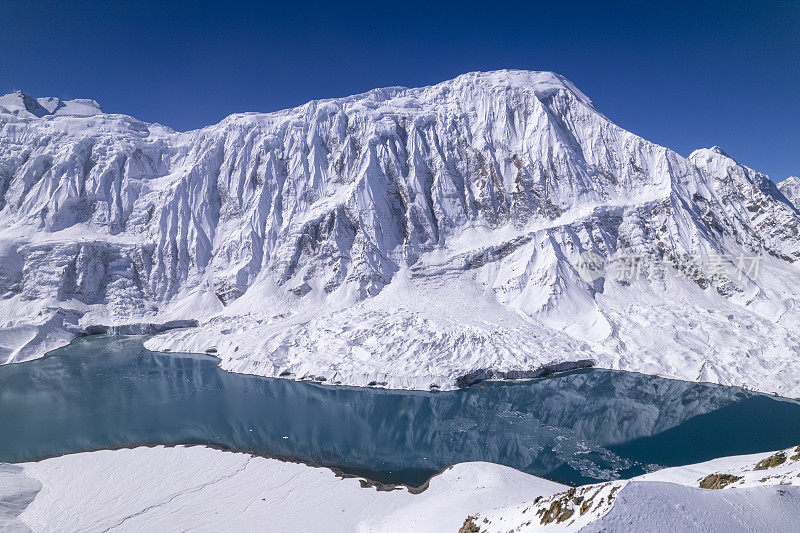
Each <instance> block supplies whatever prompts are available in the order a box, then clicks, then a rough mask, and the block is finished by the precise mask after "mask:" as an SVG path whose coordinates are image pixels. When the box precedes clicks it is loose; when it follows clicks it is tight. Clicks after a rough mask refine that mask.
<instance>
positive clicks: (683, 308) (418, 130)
mask: <svg viewBox="0 0 800 533" xmlns="http://www.w3.org/2000/svg"><path fill="white" fill-rule="evenodd" d="M0 138H3V139H4V142H3V144H2V145H0V179H2V182H0V183H1V184H0V222H2V223H3V225H4V227H5V229H4V230H2V231H0V240H2V241H3V242H4V246H3V247H0V251H2V250H6V251H5V252H2V253H4V254H6V255H4V256H3V257H6V258H14V260H13V261H11V260H9V261H7V262H6V261H5V260H4V261H2V262H0V293H4V294H5V296H4V298H5V299H4V300H0V316H2V317H5V318H2V319H0V347H2V346H8V348H6V351H5V352H3V351H2V348H0V355H3V356H4V359H5V360H6V361H8V362H13V361H19V360H24V359H27V358H30V357H35V356H38V355H41V353H43V351H44V350H45V349H48V348H49V347H52V346H53V345H54V344H58V343H61V342H63V338H65V337H68V335H67V334H65V333H64V332H65V331H67V332H69V331H72V332H73V333H74V332H78V331H80V330H81V329H82V328H84V327H85V326H87V325H91V324H97V323H105V324H117V323H124V322H157V321H162V320H167V319H171V318H199V319H200V320H203V321H204V325H203V327H202V328H200V329H196V330H181V331H175V332H172V333H167V334H164V335H161V336H159V337H156V338H154V339H152V340H151V341H150V342H149V344H148V346H149V347H152V348H163V349H173V350H175V349H179V350H193V351H205V350H209V349H211V348H214V349H215V350H216V351H217V354H218V356H219V357H220V359H221V360H222V364H223V366H224V367H225V368H227V369H231V370H236V371H245V372H253V373H258V374H265V375H289V376H295V377H298V378H303V377H311V378H320V379H321V378H325V379H326V380H327V381H328V382H329V383H334V382H341V383H349V384H361V385H365V384H367V383H370V382H374V383H387V384H388V385H389V386H396V387H416V388H427V387H428V386H429V385H437V386H439V387H452V386H454V380H455V377H457V376H459V375H462V374H465V373H468V372H470V371H475V370H481V369H494V370H498V371H503V372H523V373H524V372H532V371H535V370H536V369H537V368H540V367H542V366H543V365H544V366H551V365H559V364H568V363H570V362H571V361H578V360H585V359H592V360H594V361H595V362H596V363H597V364H599V365H601V366H607V367H611V368H625V369H629V370H637V371H643V372H649V373H657V374H661V375H666V376H669V377H679V378H682V379H702V380H710V381H717V382H721V383H729V384H740V385H748V386H753V387H757V388H762V390H763V389H768V390H770V391H772V390H779V391H781V392H782V393H785V394H788V393H790V392H794V391H798V390H800V376H796V375H794V374H793V373H792V372H791V371H790V370H789V369H790V368H791V365H792V364H793V361H794V360H795V358H796V354H797V351H796V350H798V349H799V348H798V346H800V342H799V341H798V338H797V335H796V334H795V333H793V328H795V326H796V325H798V324H800V318H798V316H797V312H796V311H795V308H794V304H793V303H792V302H794V300H795V298H796V297H797V295H798V294H800V273H798V271H797V268H796V266H795V265H794V262H795V261H796V260H797V259H798V258H800V237H799V236H798V222H799V221H798V215H797V212H796V211H795V210H793V209H792V208H791V207H790V206H788V205H786V204H785V203H784V201H782V200H780V198H779V196H780V195H779V193H778V192H777V189H776V188H775V187H774V186H773V187H772V188H770V186H769V184H768V183H766V182H765V181H764V180H765V179H766V177H765V176H763V175H762V174H759V173H757V172H755V171H752V170H751V169H747V168H746V167H743V166H741V165H739V164H738V163H736V162H735V161H733V160H732V159H730V158H728V157H726V156H724V155H723V154H721V153H718V152H717V151H713V150H711V151H698V152H695V153H694V154H693V155H692V157H690V158H689V159H686V158H683V157H681V156H680V155H678V154H676V153H675V152H672V151H671V150H668V149H666V148H663V147H661V146H658V145H655V144H653V143H650V142H648V141H646V140H644V139H641V138H640V137H637V136H636V135H634V134H632V133H630V132H627V131H625V130H623V129H622V128H620V127H619V126H617V125H615V124H613V123H612V122H610V121H609V120H608V119H607V118H606V117H605V116H603V115H602V114H600V113H599V112H598V111H597V110H596V109H595V108H594V106H593V105H592V104H591V101H590V100H589V99H588V98H586V97H585V96H584V95H583V94H582V93H580V91H578V90H577V89H576V88H575V87H574V86H573V85H572V84H571V83H569V82H567V81H566V80H565V79H564V78H562V77H560V76H558V75H555V74H552V73H528V72H523V71H498V72H493V73H485V74H483V73H470V74H465V75H462V76H459V77H457V78H455V79H453V80H450V81H447V82H443V83H440V84H437V85H432V86H429V87H423V88H418V89H404V88H390V89H375V90H373V91H369V92H367V93H363V94H361V95H355V96H350V97H346V98H339V99H331V100H318V101H313V102H309V103H308V104H305V105H303V106H299V107H297V108H294V109H290V110H284V111H279V112H275V113H269V114H252V113H250V114H238V115H232V116H230V117H228V118H226V119H224V120H223V121H222V122H220V123H219V124H217V125H214V126H209V127H206V128H203V129H200V130H195V131H191V132H186V133H175V132H172V131H170V130H167V129H165V128H163V127H159V126H157V125H148V124H145V123H142V122H139V121H137V120H135V119H133V118H131V117H126V116H124V115H97V116H91V117H61V116H56V117H48V118H47V120H40V119H35V120H22V121H21V120H19V119H15V118H14V117H9V116H7V115H5V116H2V117H0ZM767 181H768V179H767ZM589 251H591V252H593V253H595V254H597V255H599V256H600V257H603V258H605V259H607V260H615V259H619V258H620V257H624V256H628V255H631V254H634V255H636V256H640V257H643V258H649V259H651V260H658V261H662V262H664V263H665V264H666V265H667V269H668V271H669V273H670V276H669V277H659V278H658V279H652V280H634V281H633V283H628V282H626V281H625V280H622V281H621V282H618V281H617V280H614V279H611V277H610V276H606V277H603V278H600V279H598V280H596V281H594V282H592V283H587V282H586V281H584V280H583V279H582V278H581V276H580V273H579V272H578V270H577V268H576V265H577V264H578V263H579V260H580V257H581V254H583V253H585V252H589ZM719 254H724V255H726V256H729V257H731V258H733V257H737V256H740V255H753V254H756V255H760V254H766V256H765V261H764V264H765V266H764V269H765V271H768V272H770V275H774V276H778V277H779V279H781V280H782V281H781V282H780V284H778V283H777V282H775V281H774V280H772V279H766V278H764V277H763V276H762V277H760V278H757V279H756V278H755V277H754V276H750V277H748V276H740V275H739V274H738V273H737V272H736V271H735V268H734V267H735V264H734V261H733V260H732V259H729V260H727V262H726V263H725V264H724V265H723V267H724V268H723V269H722V270H723V271H722V272H718V271H717V270H718V269H715V270H714V271H713V272H712V271H711V269H710V268H709V267H708V266H707V265H704V264H703V263H702V258H706V257H708V256H710V255H719ZM606 278H608V279H606ZM623 282H624V283H623ZM22 302H33V305H31V304H30V303H26V304H24V305H23V304H22ZM3 321H5V324H4V325H3V324H2V322H3ZM3 328H5V329H3ZM47 328H50V329H47ZM765 328H772V330H773V333H772V334H771V335H766V334H762V333H760V332H761V331H764V330H765ZM12 330H13V331H16V332H17V333H15V336H14V339H16V340H14V341H13V342H11V341H9V343H8V344H4V343H3V342H2V340H3V339H2V336H3V331H12ZM42 331H52V332H53V334H52V335H53V336H52V339H53V340H52V342H51V341H50V340H48V339H50V338H51V337H48V336H47V335H44V337H45V339H44V340H43V339H42V337H43V334H42ZM794 331H796V329H794ZM28 338H30V340H26V339H28ZM712 339H713V341H712ZM774 369H786V370H779V371H778V372H777V373H776V374H775V375H774V376H772V377H771V378H770V380H762V379H756V376H758V375H761V374H763V373H765V372H766V373H770V372H774ZM795 395H796V394H795Z"/></svg>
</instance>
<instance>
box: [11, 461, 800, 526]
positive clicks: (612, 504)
mask: <svg viewBox="0 0 800 533" xmlns="http://www.w3.org/2000/svg"><path fill="white" fill-rule="evenodd" d="M798 458H800V451H798V450H796V449H788V450H783V451H780V452H777V453H774V454H773V453H762V454H755V455H747V456H738V457H728V458H723V459H716V460H713V461H709V462H707V463H701V464H697V465H691V466H686V467H679V468H670V469H666V470H661V471H658V472H654V473H651V474H647V475H645V476H641V477H639V478H635V479H633V480H630V481H616V482H611V483H604V484H598V485H587V486H583V487H578V488H572V489H571V488H568V487H566V486H564V485H559V484H557V483H553V482H550V481H547V480H543V479H541V478H537V477H535V476H530V475H528V474H524V473H522V472H519V471H516V470H513V469H510V468H507V467H503V466H500V465H495V464H491V463H463V464H459V465H455V466H454V467H452V468H450V469H448V470H446V471H445V472H443V473H442V474H440V475H438V476H435V477H434V478H432V479H431V481H430V483H429V486H428V487H427V488H426V489H425V490H423V491H422V492H420V493H417V494H414V493H412V492H410V491H409V490H407V489H406V488H395V489H393V490H377V489H376V488H374V487H372V486H368V485H367V484H365V483H362V481H361V480H359V479H355V478H346V479H343V478H341V477H337V476H336V475H335V474H334V473H333V472H332V471H330V470H328V469H325V468H317V467H311V466H307V465H303V464H296V463H287V462H281V461H278V460H275V459H266V458H261V457H253V456H250V455H247V454H242V453H232V452H223V451H218V450H213V449H210V448H205V447H200V446H194V447H182V446H178V447H174V448H165V447H162V446H158V447H154V448H146V447H141V448H134V449H124V450H115V451H111V450H108V451H98V452H88V453H79V454H74V455H67V456H63V457H56V458H52V459H46V460H43V461H40V462H37V463H24V464H21V465H0V466H1V467H0V529H2V528H3V527H5V528H6V529H7V530H10V531H17V530H18V531H24V530H26V529H25V528H27V527H30V528H31V529H32V530H33V531H53V530H56V531H76V530H80V531H109V530H111V531H143V530H147V531H164V532H167V531H186V530H191V531H220V530H234V531H251V530H254V529H256V530H267V531H276V532H282V531H320V530H325V531H331V532H338V531H392V532H400V531H423V532H427V531H430V532H436V533H439V532H443V531H453V532H456V531H458V530H459V528H462V527H463V528H464V529H462V531H465V532H475V531H479V530H480V531H503V532H505V531H509V530H514V531H537V530H539V529H544V530H547V531H577V530H579V529H581V528H586V529H585V530H586V531H603V530H605V531H608V530H611V531H620V530H636V531H665V530H669V531H682V530H696V529H698V528H700V529H701V530H705V531H731V530H750V531H791V530H792V529H793V527H794V524H797V523H800V522H799V521H800V489H798V487H797V485H798V484H800V478H799V477H798V474H799V473H800V461H798ZM754 468H758V470H754ZM717 474H722V475H717ZM715 475H716V476H715ZM701 483H702V484H703V485H704V486H709V487H717V488H716V489H711V488H708V489H707V488H700V485H701ZM719 487H722V488H719ZM583 508H585V509H584V510H583V512H581V511H582V509H583ZM468 516H469V517H470V518H467V517H468ZM665 528H666V529H665Z"/></svg>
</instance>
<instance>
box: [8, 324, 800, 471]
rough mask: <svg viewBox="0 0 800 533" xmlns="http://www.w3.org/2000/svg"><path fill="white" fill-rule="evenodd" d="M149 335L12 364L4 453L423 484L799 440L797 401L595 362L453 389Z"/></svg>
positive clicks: (756, 448) (632, 466) (688, 458)
mask: <svg viewBox="0 0 800 533" xmlns="http://www.w3.org/2000/svg"><path fill="white" fill-rule="evenodd" d="M143 340H144V338H143V337H111V336H95V337H85V338H82V339H78V340H77V341H75V342H73V343H72V344H71V345H69V346H67V347H64V348H61V349H59V350H56V351H54V352H52V353H51V354H50V355H48V356H47V357H45V358H44V359H39V360H36V361H31V362H27V363H21V364H14V365H6V366H2V367H0V462H20V461H30V460H36V459H41V458H43V457H47V456H53V455H61V454H67V453H73V452H79V451H85V450H95V449H100V448H113V447H129V446H137V445H147V444H210V445H214V446H219V447H222V448H226V449H234V450H241V451H247V452H251V453H254V454H257V455H264V456H276V457H280V458H285V459H290V460H297V461H303V462H308V463H312V464H318V465H323V466H329V467H334V468H337V469H339V470H341V471H343V472H345V473H350V474H356V475H360V476H365V477H367V478H369V479H372V480H375V481H379V482H383V483H404V484H407V485H411V486H418V485H420V484H422V483H424V482H425V481H426V480H427V479H428V478H430V476H432V475H434V474H436V473H437V472H440V471H441V470H442V469H444V468H446V467H447V466H450V465H452V464H455V463H459V462H463V461H491V462H495V463H500V464H504V465H508V466H511V467H514V468H518V469H520V470H523V471H525V472H529V473H531V474H535V475H538V476H542V477H546V478H549V479H552V480H555V481H560V482H566V483H573V484H580V483H588V482H594V481H600V480H607V479H613V478H619V477H629V476H634V475H638V474H641V473H644V472H646V471H649V470H651V469H654V468H656V467H657V466H661V467H664V466H675V465H682V464H688V463H695V462H699V461H704V460H708V459H712V458H714V457H720V456H725V455H734V454H743V453H754V452H762V451H768V450H774V449H778V448H783V447H788V446H790V445H795V444H798V443H799V442H798V441H800V405H798V404H797V403H796V402H794V401H788V400H782V399H775V398H772V397H769V396H764V395H760V394H755V393H752V392H747V391H743V390H741V389H737V388H733V387H722V386H716V385H710V384H702V383H686V382H682V381H674V380H668V379H662V378H657V377H652V376H645V375H640V374H633V373H627V372H618V371H609V370H597V369H589V370H582V371H576V372H570V373H566V374H561V375H556V376H552V377H548V378H544V379H539V380H534V381H527V382H517V383H498V382H491V383H488V382H484V383H481V384H477V385H474V386H472V387H470V388H467V389H461V390H456V391H443V392H419V391H393V390H383V389H367V388H350V387H331V386H325V385H319V384H314V383H302V382H295V381H288V380H282V379H271V378H261V377H256V376H249V375H241V374H232V373H228V372H225V371H223V370H220V369H219V367H218V366H217V360H216V359H215V358H214V357H212V356H209V355H195V354H177V353H170V354H160V353H154V352H150V351H148V350H146V349H144V347H143V346H142V342H143Z"/></svg>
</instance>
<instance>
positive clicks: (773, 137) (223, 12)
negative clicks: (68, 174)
mask: <svg viewBox="0 0 800 533" xmlns="http://www.w3.org/2000/svg"><path fill="white" fill-rule="evenodd" d="M650 4H651V3H649V2H619V3H614V2H603V1H598V2H586V3H582V2H557V1H552V0H551V1H549V2H545V3H536V2H529V3H523V2H501V1H492V2H476V3H472V2H468V1H466V0H464V1H460V2H453V3H435V2H432V1H431V2H414V1H410V0H405V1H402V2H390V1H372V2H369V3H351V4H348V5H344V4H341V5H340V4H338V3H337V2H315V1H311V0H308V1H306V2H282V3H276V4H274V5H273V4H257V5H256V4H255V3H252V4H251V3H243V2H238V1H234V0H229V1H224V2H219V3H211V2H203V1H200V0H198V1H194V2H187V5H184V6H180V5H177V4H174V5H172V4H169V3H167V2H150V1H145V0H140V1H136V2H87V1H83V0H73V1H71V2H59V3H55V2H53V3H49V2H36V1H30V0H28V1H16V0H2V1H0V58H1V59H0V90H2V91H3V92H9V91H10V90H12V89H22V90H24V91H26V92H28V93H30V94H32V95H34V96H59V97H61V98H94V99H95V100H98V101H99V102H100V103H101V104H102V105H103V107H104V109H105V110H106V111H108V112H113V113H126V114H129V115H133V116H135V117H137V118H140V119H142V120H145V121H149V122H161V123H163V124H166V125H168V126H171V127H173V128H175V129H178V130H187V129H193V128H198V127H201V126H204V125H208V124H212V123H215V122H217V121H219V120H220V119H222V118H223V117H224V116H226V115H228V114H230V113H234V112H240V111H273V110H277V109H282V108H286V107H291V106H294V105H298V104H301V103H303V102H306V101H308V100H311V99H315V98H327V97H334V96H344V95H348V94H354V93H358V92H363V91H365V90H368V89H371V88H374V87H379V86H387V85H405V86H419V85H427V84H431V83H436V82H439V81H442V80H445V79H449V78H451V77H454V76H456V75H458V74H461V73H463V72H468V71H473V70H494V69H500V68H521V69H531V70H553V71H556V72H558V73H560V74H563V75H564V76H566V77H567V78H569V79H570V80H572V81H573V82H574V83H575V84H576V85H577V86H578V87H579V88H580V89H581V90H582V91H583V92H585V93H586V94H587V95H588V96H589V97H590V98H592V100H594V102H595V104H596V105H597V106H598V107H599V109H600V110H601V111H603V112H604V113H605V114H606V115H607V116H608V117H610V118H611V119H612V120H614V121H615V122H617V123H618V124H619V125H621V126H622V127H624V128H626V129H628V130H631V131H633V132H635V133H637V134H639V135H641V136H643V137H645V138H647V139H649V140H652V141H655V142H657V143H660V144H663V145H665V146H668V147H670V148H673V149H675V150H677V151H678V152H680V153H682V154H684V155H688V154H689V153H690V152H691V151H692V150H693V149H695V148H699V147H708V146H712V145H715V144H717V145H720V146H722V147H723V148H724V149H725V150H726V151H727V152H728V153H730V154H731V155H732V156H734V157H735V158H737V159H738V160H739V161H741V162H742V163H745V164H747V165H749V166H752V167H754V168H756V169H758V170H762V171H764V172H767V173H768V174H769V175H770V176H771V177H773V178H774V179H776V180H779V179H781V178H783V177H785V176H788V175H791V174H800V1H798V0H794V1H765V2H739V1H736V0H732V1H728V2H708V3H702V5H694V3H693V2H687V3H674V4H670V3H669V2H656V3H653V5H650ZM698 4H700V3H698Z"/></svg>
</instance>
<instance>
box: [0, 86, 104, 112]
mask: <svg viewBox="0 0 800 533" xmlns="http://www.w3.org/2000/svg"><path fill="white" fill-rule="evenodd" d="M100 113H103V108H102V107H100V104H98V103H97V102H96V101H94V100H89V99H83V98H79V99H75V100H61V99H60V98H58V97H54V96H49V97H43V98H34V97H33V96H31V95H29V94H27V93H25V92H23V91H20V90H16V91H13V92H11V93H8V94H6V95H4V96H0V114H8V115H14V116H17V117H25V118H42V117H45V116H52V115H72V116H80V117H88V116H92V115H98V114H100Z"/></svg>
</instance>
